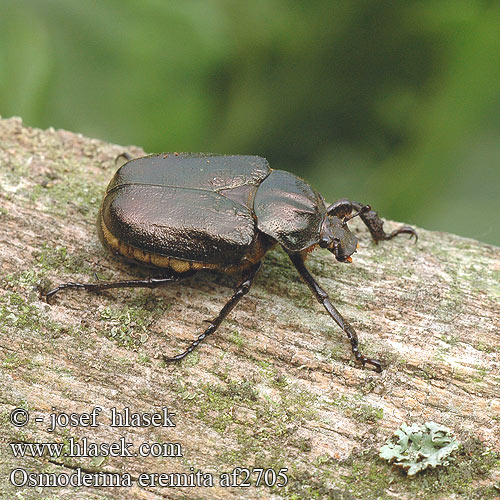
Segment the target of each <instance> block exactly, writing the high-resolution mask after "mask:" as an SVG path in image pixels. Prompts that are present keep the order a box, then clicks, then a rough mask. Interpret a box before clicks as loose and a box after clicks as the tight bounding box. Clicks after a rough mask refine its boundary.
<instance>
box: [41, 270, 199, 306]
mask: <svg viewBox="0 0 500 500" xmlns="http://www.w3.org/2000/svg"><path fill="white" fill-rule="evenodd" d="M195 273H196V271H188V272H185V273H182V274H172V275H169V276H165V277H163V278H147V279H143V280H125V281H103V282H97V283H75V282H69V283H62V284H61V285H59V286H57V287H56V288H54V289H52V290H50V291H49V292H47V293H46V294H45V299H46V300H47V302H48V301H49V299H50V298H51V297H53V296H54V295H55V294H56V293H58V292H60V291H61V290H67V289H70V288H78V289H81V290H87V291H89V292H100V291H101V290H109V289H110V288H156V287H158V286H162V285H166V284H169V283H175V282H178V281H181V280H183V279H185V278H188V277H190V276H192V275H193V274H195Z"/></svg>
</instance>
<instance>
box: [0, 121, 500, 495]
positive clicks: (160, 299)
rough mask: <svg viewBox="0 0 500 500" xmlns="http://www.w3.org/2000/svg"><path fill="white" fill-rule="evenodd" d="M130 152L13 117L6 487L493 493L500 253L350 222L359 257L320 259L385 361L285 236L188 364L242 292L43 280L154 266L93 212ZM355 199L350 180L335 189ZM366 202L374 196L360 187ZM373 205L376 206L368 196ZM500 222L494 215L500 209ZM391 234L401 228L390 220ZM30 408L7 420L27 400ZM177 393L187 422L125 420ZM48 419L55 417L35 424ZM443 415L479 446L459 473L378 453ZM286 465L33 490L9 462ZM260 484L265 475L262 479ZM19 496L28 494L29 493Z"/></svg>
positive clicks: (3, 303)
mask: <svg viewBox="0 0 500 500" xmlns="http://www.w3.org/2000/svg"><path fill="white" fill-rule="evenodd" d="M124 150H126V151H128V152H129V153H131V154H132V155H139V154H141V153H142V150H140V149H139V148H135V147H128V148H123V147H120V146H116V145H110V144H106V143H104V142H102V141H99V140H95V139H88V138H85V137H83V136H81V135H77V134H73V133H71V132H66V131H62V130H53V129H49V130H47V131H42V130H38V129H32V128H25V127H23V125H22V123H21V120H19V119H15V118H13V119H8V120H1V121H0V238H1V242H0V263H1V276H0V280H1V281H0V356H1V357H0V376H1V380H0V409H1V439H2V442H1V447H2V450H1V456H0V477H1V486H0V496H1V497H2V498H14V496H15V495H19V497H20V498H37V499H38V498H47V499H48V498H78V499H90V498H92V499H104V498H113V499H115V498H127V499H157V498H173V499H179V498H190V499H192V498H200V499H201V498H204V499H224V498H250V499H257V498H258V499H264V498H289V499H302V498H304V499H305V498H345V499H348V498H363V499H370V498H493V497H494V496H495V495H496V494H498V491H497V488H498V487H499V486H498V481H499V476H500V465H499V461H500V455H499V454H498V451H499V448H500V429H499V427H500V426H499V424H500V390H499V386H500V319H499V316H500V314H499V313H500V305H499V303H500V285H499V280H500V249H499V248H497V247H493V246H491V245H487V244H484V243H480V242H477V241H473V240H470V239H465V238H461V237H458V236H454V235H451V234H446V233H439V232H429V231H425V230H423V229H419V240H418V243H417V244H416V245H415V244H414V243H412V242H411V241H408V239H407V237H406V236H402V237H399V238H397V239H395V240H392V241H390V242H385V243H381V244H379V245H375V244H374V243H372V242H371V240H370V238H369V233H368V231H367V230H366V228H365V227H363V226H362V224H360V222H359V221H353V222H352V226H353V227H354V231H355V232H356V234H357V235H358V237H359V238H360V248H359V250H358V253H357V254H355V256H354V262H353V264H351V265H344V264H339V263H335V262H334V259H333V257H332V256H331V254H329V253H328V252H323V251H319V250H318V251H316V252H314V254H312V255H311V257H310V258H309V259H308V266H309V268H310V269H311V271H312V272H313V274H314V275H315V276H316V277H317V278H318V281H319V282H320V283H321V284H322V285H323V286H324V288H325V289H326V290H328V291H329V293H330V296H331V299H332V302H333V303H334V304H335V305H336V306H337V307H338V309H339V310H340V311H341V313H342V314H343V315H344V316H345V317H346V318H347V319H348V320H349V321H350V322H351V323H352V325H353V326H354V327H355V328H356V329H357V331H358V332H359V336H360V340H361V345H362V350H363V352H364V353H366V354H368V355H370V356H372V357H375V358H380V359H381V360H382V361H383V362H384V365H385V370H384V371H383V373H382V374H380V375H379V374H376V373H374V372H373V371H370V370H363V369H360V368H359V367H357V366H356V365H355V364H354V363H353V362H352V356H351V353H350V349H349V346H348V343H347V341H346V339H345V338H344V336H343V334H342V332H341V331H340V330H339V328H338V327H337V326H336V325H334V324H333V323H332V321H331V320H330V319H329V318H328V316H327V315H326V313H325V312H324V310H323V309H322V308H321V306H320V305H319V304H318V303H317V302H316V301H315V299H314V298H313V297H312V296H311V295H310V292H309V290H308V289H307V287H306V286H305V285H304V284H303V283H302V282H301V281H300V279H299V277H298V276H297V274H296V272H295V271H294V269H293V268H292V266H291V264H290V263H289V261H288V258H287V257H286V256H285V255H284V253H283V252H282V251H281V250H273V251H272V252H270V253H269V255H268V256H267V257H266V259H265V261H264V266H263V268H262V270H261V272H260V274H259V276H258V277H257V279H256V283H255V285H254V287H253V289H252V290H251V292H250V293H249V294H248V296H246V297H245V298H244V299H243V300H242V301H241V303H240V304H239V305H238V307H237V308H236V309H235V310H234V311H233V312H232V314H231V316H230V318H229V319H228V320H227V321H225V322H224V323H223V325H222V326H221V328H220V329H219V331H218V332H217V333H216V334H215V335H214V336H213V337H211V338H209V339H208V340H207V341H206V342H205V343H204V344H203V345H202V347H201V348H200V349H198V351H197V352H195V353H194V354H192V355H191V356H189V357H188V358H186V360H185V361H184V362H182V363H181V364H179V365H175V366H171V365H168V366H166V365H165V364H164V363H163V362H162V361H161V358H160V357H159V355H160V354H161V353H167V354H175V353H177V352H179V351H180V350H182V349H183V348H184V347H185V346H186V345H187V344H188V343H189V342H190V340H191V339H192V338H193V337H194V336H195V335H196V334H197V333H199V332H200V329H201V328H202V325H203V321H204V320H206V319H209V318H212V317H214V316H215V315H216V314H217V313H218V311H219V310H220V308H221V307H222V305H223V303H224V302H225V300H226V299H227V297H228V296H229V295H230V294H231V292H232V286H233V283H234V282H233V280H232V278H230V277H224V276H217V275H211V274H202V275H198V276H196V277H194V278H191V279H189V280H187V281H186V282H183V283H181V284H177V285H174V286H172V287H165V288H161V289H156V290H147V289H140V290H136V289H129V290H112V291H108V292H106V293H100V294H88V293H85V292H78V291H69V292H67V293H62V294H61V295H60V296H57V297H56V298H55V299H54V300H53V301H52V303H51V304H50V305H49V304H46V303H45V302H44V301H42V300H41V299H40V296H39V290H40V289H45V290H46V289H47V288H48V286H49V285H50V284H52V285H55V284H58V283H61V282H67V281H94V280H95V279H96V277H95V273H97V276H98V278H99V279H105V280H113V279H118V278H124V277H126V276H136V275H137V273H142V274H141V275H142V276H144V275H145V273H144V271H141V270H140V269H137V268H135V269H134V268H131V267H128V266H127V265H125V264H123V263H121V262H119V261H117V260H113V259H112V258H110V256H109V255H107V254H106V253H105V251H104V250H103V249H102V248H101V246H100V244H99V241H98V239H97V236H96V232H95V227H94V220H95V217H96V213H97V209H98V205H99V203H100V198H101V195H102V192H103V190H104V188H105V186H106V184H107V182H108V181H109V179H110V177H111V175H112V173H113V171H114V169H115V164H114V159H115V157H116V156H117V154H119V153H121V152H123V151H124ZM339 195H341V196H348V195H349V193H339ZM363 201H365V200H363ZM366 201H369V200H366ZM490 216H491V214H490ZM386 226H388V228H390V229H392V228H395V227H397V226H398V224H396V223H392V222H387V223H386ZM96 405H98V406H101V407H102V408H103V412H102V414H101V416H100V417H99V420H98V422H99V423H100V425H99V426H98V427H95V428H90V427H81V426H80V427H67V428H57V429H56V430H55V431H54V432H48V431H47V427H48V425H49V414H50V413H52V412H53V408H54V409H55V410H54V411H55V412H65V413H79V414H81V413H85V412H90V411H91V410H92V408H94V407H95V406H96ZM19 407H20V408H25V409H27V410H28V411H29V414H30V416H31V419H30V422H29V423H28V424H27V425H26V426H24V427H20V428H16V427H15V426H14V425H12V424H11V423H10V422H9V415H10V412H11V411H12V410H13V409H14V408H19ZM112 407H116V408H117V409H119V410H121V409H123V408H124V407H130V409H131V411H132V412H151V411H155V410H159V409H161V408H162V407H168V408H169V410H170V411H172V412H175V414H176V415H175V417H174V418H173V420H174V422H175V423H176V427H173V428H169V427H151V426H150V427H139V428H136V427H129V428H124V429H123V428H122V429H120V428H114V427H111V426H110V425H109V419H110V409H111V408H112ZM36 417H43V418H44V422H43V423H37V422H35V421H34V418H36ZM429 420H433V421H436V422H438V423H441V424H444V425H447V426H448V427H450V428H451V429H452V431H453V432H454V434H455V435H456V436H457V438H458V439H459V440H460V441H461V442H462V443H463V444H464V445H463V447H462V448H461V450H460V451H459V452H458V453H457V454H456V458H455V462H454V463H453V464H451V465H450V466H449V467H447V468H443V469H440V470H434V471H426V472H424V473H421V474H420V475H419V476H418V477H416V478H414V479H412V480H410V479H408V478H407V477H406V476H405V475H404V474H402V473H401V472H400V471H398V470H395V469H394V468H393V467H391V466H390V465H387V464H386V463H385V462H383V461H382V460H381V459H379V458H378V456H377V450H378V449H379V448H380V446H382V445H383V444H384V443H385V441H386V439H387V438H388V437H389V436H391V435H392V434H393V432H394V431H395V429H396V428H398V427H399V426H400V424H401V423H403V422H407V423H411V422H425V421H429ZM122 436H123V437H125V438H126V441H128V442H131V443H134V450H137V447H138V446H139V445H140V444H141V443H143V442H146V443H150V442H176V443H180V444H181V445H182V452H183V457H179V458H172V457H170V458H167V457H164V458H159V457H158V458H157V457H151V456H149V457H140V458H136V457H130V458H129V457H107V458H102V457H101V458H94V459H92V458H69V457H59V458H58V457H54V456H52V457H50V456H47V455H46V456H44V457H43V458H15V457H14V456H13V454H12V451H11V449H10V447H9V445H8V443H10V442H16V441H18V442H19V441H20V442H36V443H42V442H65V443H68V442H69V439H70V438H71V437H74V438H79V439H81V438H83V437H86V438H88V440H89V441H94V442H98V443H100V442H107V443H111V442H114V441H118V440H119V438H120V437H122ZM238 466H239V467H248V468H253V467H264V468H274V469H275V470H279V469H280V468H281V467H287V468H288V485H287V486H286V487H284V488H277V487H275V488H267V487H259V488H256V487H255V486H252V487H249V488H223V487H221V486H218V485H216V486H214V487H212V488H208V487H207V488H188V487H185V488H167V487H163V488H162V487H155V488H153V487H147V488H143V487H139V486H138V485H137V484H134V485H133V486H132V487H130V488H79V489H75V488H72V487H61V488H28V487H14V486H13V485H12V484H10V482H9V473H10V471H11V470H12V469H14V468H16V467H22V468H25V469H26V470H28V471H30V472H42V471H43V472H58V473H61V472H66V473H68V474H71V473H72V472H74V471H75V470H76V469H77V468H78V467H81V468H82V469H83V470H85V471H106V472H119V473H122V474H123V473H125V472H128V473H130V474H131V476H132V477H133V478H134V479H137V478H138V476H139V474H141V473H143V472H146V473H152V472H158V473H161V472H189V471H190V467H193V468H194V470H197V469H201V470H202V471H204V472H207V473H212V474H213V476H214V478H215V482H216V483H218V475H219V474H220V473H222V472H225V471H232V470H233V469H234V468H235V467H238ZM253 479H255V476H253ZM16 498H17V497H16Z"/></svg>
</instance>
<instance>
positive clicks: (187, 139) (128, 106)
mask: <svg viewBox="0 0 500 500" xmlns="http://www.w3.org/2000/svg"><path fill="white" fill-rule="evenodd" d="M0 114H1V115H2V116H11V115H19V116H22V117H23V120H24V122H25V123H26V124H28V125H32V126H38V127H48V126H54V127H57V128H66V129H69V130H73V131H78V132H82V133H84V134H87V135H89V136H95V137H100V138H102V139H105V140H109V141H112V142H116V143H120V144H137V145H140V146H142V147H144V148H145V149H146V150H147V151H151V152H159V151H210V152H218V153H246V154H260V155H262V156H265V157H266V158H268V159H269V161H270V163H271V166H272V167H274V168H283V169H286V170H291V171H294V172H295V173H297V174H298V175H300V176H302V177H304V178H306V179H307V180H308V181H310V182H311V184H312V185H313V186H315V187H316V188H317V189H319V190H320V191H321V192H322V194H323V195H324V196H325V198H326V199H327V200H334V199H338V198H339V197H349V198H352V199H358V200H360V201H363V202H368V203H370V204H372V206H374V207H376V208H377V209H378V210H379V212H381V214H382V215H383V216H385V217H388V218H393V219H397V220H404V221H405V222H410V223H415V224H418V225H421V226H424V227H427V228H430V229H439V230H444V231H450V232H455V233H458V234H462V235H465V236H470V237H473V238H476V239H480V240H483V241H488V242H492V243H495V244H500V222H499V214H500V202H499V194H498V192H499V187H500V168H499V166H498V164H499V159H500V140H499V139H500V4H499V2H498V1H486V0H443V1H440V2H436V1H435V0H419V1H400V2H393V1H388V0H350V1H341V0H309V1H308V2H304V1H302V0H300V1H299V0H254V1H253V2H241V1H238V0H184V1H180V0H177V1H175V0H120V1H118V0H107V1H101V2H98V1H95V0H0Z"/></svg>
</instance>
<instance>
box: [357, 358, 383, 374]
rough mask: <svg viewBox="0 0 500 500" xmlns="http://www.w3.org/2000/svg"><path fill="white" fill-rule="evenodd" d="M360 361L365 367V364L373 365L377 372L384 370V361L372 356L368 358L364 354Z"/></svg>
mask: <svg viewBox="0 0 500 500" xmlns="http://www.w3.org/2000/svg"><path fill="white" fill-rule="evenodd" d="M360 361H361V363H362V364H363V368H364V367H365V365H371V366H373V369H374V371H376V372H377V373H381V372H382V363H381V362H380V361H378V360H376V359H372V358H366V357H365V356H363V357H362V358H361V359H360Z"/></svg>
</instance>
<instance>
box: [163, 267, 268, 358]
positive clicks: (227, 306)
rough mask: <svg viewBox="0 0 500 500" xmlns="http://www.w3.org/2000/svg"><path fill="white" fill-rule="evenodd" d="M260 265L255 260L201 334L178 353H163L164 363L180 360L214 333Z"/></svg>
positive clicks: (245, 292) (240, 296) (248, 288)
mask: <svg viewBox="0 0 500 500" xmlns="http://www.w3.org/2000/svg"><path fill="white" fill-rule="evenodd" d="M260 266H261V262H257V264H254V265H253V266H252V267H251V268H250V269H249V270H248V272H247V273H246V274H245V275H244V277H243V278H242V280H241V281H240V282H239V283H238V284H237V285H236V288H235V290H234V293H233V295H232V297H231V298H230V299H229V300H228V301H227V302H226V304H225V305H224V307H223V308H222V309H221V311H220V313H219V315H218V316H217V317H216V318H215V319H213V320H212V321H210V325H209V326H208V328H207V329H206V330H205V331H204V332H203V333H202V334H200V335H198V337H197V338H196V340H194V341H193V342H192V343H191V345H190V346H189V347H188V348H187V349H186V350H185V351H184V352H181V353H180V354H177V355H176V356H172V357H168V356H165V355H163V361H165V362H166V363H171V362H173V361H180V360H181V359H183V358H185V357H186V356H187V355H188V354H189V353H190V352H193V351H194V350H195V349H196V348H197V347H198V346H199V345H200V344H201V342H203V341H204V340H205V339H206V338H207V337H208V336H209V335H211V334H212V333H214V332H215V331H216V330H217V328H218V327H219V325H220V324H221V323H222V321H223V320H224V318H226V316H227V315H228V314H229V313H230V312H231V311H232V310H233V309H234V307H235V306H236V304H237V303H238V302H239V301H240V300H241V299H242V298H243V296H244V295H246V294H247V293H248V292H249V290H250V287H251V286H252V283H253V279H254V278H255V275H256V274H257V272H258V270H259V269H260Z"/></svg>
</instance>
